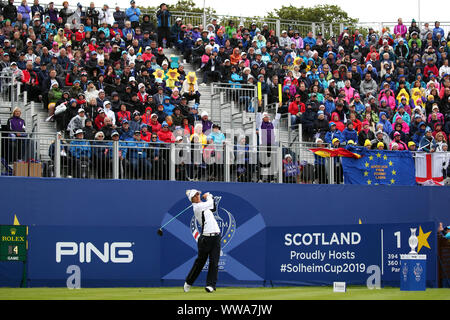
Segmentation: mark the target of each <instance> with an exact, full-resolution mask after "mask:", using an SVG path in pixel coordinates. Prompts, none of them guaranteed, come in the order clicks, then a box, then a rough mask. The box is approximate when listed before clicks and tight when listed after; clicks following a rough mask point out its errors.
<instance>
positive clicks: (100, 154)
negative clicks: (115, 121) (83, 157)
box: [92, 131, 117, 179]
mask: <svg viewBox="0 0 450 320" xmlns="http://www.w3.org/2000/svg"><path fill="white" fill-rule="evenodd" d="M113 133H114V134H116V133H117V131H113ZM113 133H111V135H112V134H113ZM111 159H112V143H110V142H109V143H108V141H105V134H104V133H103V131H98V132H97V133H95V136H94V141H93V142H92V161H93V163H94V167H95V173H96V178H97V179H104V178H106V177H107V173H108V171H109V169H110V168H111V164H112V163H111Z"/></svg>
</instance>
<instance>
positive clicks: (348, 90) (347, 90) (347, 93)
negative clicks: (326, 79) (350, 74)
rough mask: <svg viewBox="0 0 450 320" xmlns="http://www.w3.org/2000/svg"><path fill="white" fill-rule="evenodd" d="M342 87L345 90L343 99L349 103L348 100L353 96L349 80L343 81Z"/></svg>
mask: <svg viewBox="0 0 450 320" xmlns="http://www.w3.org/2000/svg"><path fill="white" fill-rule="evenodd" d="M343 89H344V92H345V101H347V104H350V102H352V100H353V98H354V97H355V89H354V88H352V84H351V82H350V80H346V81H345V86H344V88H343ZM356 94H358V93H356ZM358 95H359V94H358Z"/></svg>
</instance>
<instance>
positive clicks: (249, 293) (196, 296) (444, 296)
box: [0, 286, 450, 301]
mask: <svg viewBox="0 0 450 320" xmlns="http://www.w3.org/2000/svg"><path fill="white" fill-rule="evenodd" d="M0 300H261V301H263V300H450V289H447V288H446V289H435V288H431V289H427V290H426V291H417V292H410V291H400V289H399V288H391V287H386V288H381V289H372V290H370V289H368V288H366V287H362V286H355V287H352V286H350V287H347V292H345V293H335V292H333V288H332V287H275V288H233V287H226V288H220V287H219V288H217V291H216V292H214V293H207V292H205V290H204V288H203V287H193V288H192V289H191V291H189V292H188V293H185V292H183V288H182V287H170V288H168V287H165V288H81V289H67V288H0Z"/></svg>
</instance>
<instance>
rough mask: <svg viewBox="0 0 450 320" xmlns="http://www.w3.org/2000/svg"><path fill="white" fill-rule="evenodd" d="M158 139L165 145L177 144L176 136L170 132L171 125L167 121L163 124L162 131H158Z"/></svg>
mask: <svg viewBox="0 0 450 320" xmlns="http://www.w3.org/2000/svg"><path fill="white" fill-rule="evenodd" d="M158 139H159V140H160V141H161V142H164V143H173V142H175V136H174V135H173V132H172V131H170V130H169V124H168V123H167V122H166V121H164V122H163V123H162V124H161V130H159V131H158Z"/></svg>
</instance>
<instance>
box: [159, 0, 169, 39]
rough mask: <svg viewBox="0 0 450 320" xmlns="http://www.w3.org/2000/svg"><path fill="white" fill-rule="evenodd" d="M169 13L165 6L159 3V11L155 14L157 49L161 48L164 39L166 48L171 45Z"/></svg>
mask: <svg viewBox="0 0 450 320" xmlns="http://www.w3.org/2000/svg"><path fill="white" fill-rule="evenodd" d="M170 16H171V14H170V12H169V10H167V5H166V4H165V3H161V5H160V6H159V10H158V11H157V12H156V18H157V20H158V47H163V40H164V39H166V41H167V42H166V44H167V46H168V47H170V45H171V41H170Z"/></svg>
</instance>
